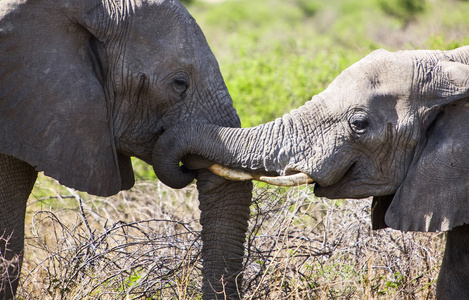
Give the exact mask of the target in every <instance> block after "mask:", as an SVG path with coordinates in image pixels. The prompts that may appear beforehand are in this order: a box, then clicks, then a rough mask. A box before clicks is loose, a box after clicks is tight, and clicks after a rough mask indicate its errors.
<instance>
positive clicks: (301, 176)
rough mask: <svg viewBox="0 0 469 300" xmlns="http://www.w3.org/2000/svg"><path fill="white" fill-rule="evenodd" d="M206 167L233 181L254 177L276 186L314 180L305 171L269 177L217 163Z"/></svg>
mask: <svg viewBox="0 0 469 300" xmlns="http://www.w3.org/2000/svg"><path fill="white" fill-rule="evenodd" d="M208 169H209V170H210V171H212V172H213V173H214V174H216V175H218V176H220V177H223V178H225V179H228V180H233V181H246V180H253V179H254V180H258V181H262V182H265V183H268V184H272V185H278V186H297V185H302V184H308V183H312V182H314V180H313V179H311V177H309V176H308V175H306V174H305V173H298V174H293V175H288V176H277V177H269V176H255V175H252V174H249V173H248V172H244V171H238V170H233V169H230V168H227V167H224V166H222V165H219V164H214V165H211V166H210V167H209V168H208Z"/></svg>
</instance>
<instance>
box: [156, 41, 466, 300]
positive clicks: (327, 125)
mask: <svg viewBox="0 0 469 300" xmlns="http://www.w3.org/2000/svg"><path fill="white" fill-rule="evenodd" d="M468 96H469V47H462V48H459V49H455V50H451V51H403V52H396V53H391V52H387V51H385V50H377V51H374V52H372V53H371V54H370V55H368V56H366V57H365V58H363V59H362V60H360V61H359V62H357V63H355V64H354V65H352V66H351V67H349V68H348V69H346V70H345V71H344V72H343V73H342V74H340V75H339V76H338V77H337V78H336V79H335V80H334V81H333V82H332V84H331V85H330V86H329V87H328V88H327V89H326V90H325V91H324V92H322V93H320V94H319V95H317V96H314V97H313V98H312V100H311V101H309V102H307V103H306V104H305V105H304V106H302V107H300V108H298V109H295V110H293V111H291V113H290V114H288V115H285V116H284V117H282V118H279V119H277V120H275V121H273V122H270V123H267V124H263V125H260V126H257V127H253V128H245V129H230V128H222V127H217V126H211V125H210V126H206V125H204V124H195V123H193V124H189V125H184V127H183V130H182V131H181V130H178V129H177V128H173V129H172V130H171V131H169V132H167V133H165V135H163V136H162V137H161V139H160V140H159V141H158V143H157V147H158V149H162V148H163V147H164V145H165V143H167V142H168V140H171V145H172V146H173V147H177V148H178V149H179V150H178V151H174V152H172V154H174V155H175V156H173V157H163V155H162V153H161V152H160V151H155V152H154V153H153V154H154V155H155V158H154V164H155V165H157V166H160V169H161V170H165V175H168V176H169V177H168V178H165V177H166V176H163V174H161V175H162V176H161V180H163V181H164V182H167V183H168V184H169V185H172V184H180V182H179V181H188V180H189V178H185V177H184V176H177V174H178V172H179V170H178V165H177V163H178V162H179V160H180V159H181V157H185V156H186V155H187V154H189V153H190V154H197V155H200V156H202V157H205V158H206V159H208V161H207V162H206V165H205V167H208V166H209V165H210V164H212V163H214V162H216V163H218V164H221V165H222V166H227V167H229V168H231V169H234V171H236V172H237V174H234V175H235V176H233V177H231V178H233V179H236V178H237V179H240V180H243V179H251V178H255V179H261V180H264V181H267V182H271V183H277V184H284V183H282V180H283V179H285V180H286V181H287V183H286V184H295V182H297V183H303V182H309V181H313V180H314V182H315V187H314V192H315V194H316V195H318V196H324V197H327V198H331V199H335V198H363V197H368V196H374V198H373V204H372V224H373V228H374V229H379V228H384V227H392V228H395V229H399V230H404V231H448V235H447V244H446V251H445V255H444V258H443V263H442V267H441V272H440V275H439V278H438V283H437V296H438V298H440V299H467V298H468V297H469V225H466V224H469V122H468V120H469V101H468V100H469V98H468ZM177 152H179V153H177ZM176 154H177V155H176ZM222 171H223V172H224V171H225V168H222ZM220 174H222V173H220ZM280 175H281V176H280ZM223 176H228V177H230V176H232V175H227V174H224V175H223ZM276 176H280V177H276ZM282 176H283V177H282ZM296 179H298V180H299V181H295V180H296ZM288 181H289V183H288Z"/></svg>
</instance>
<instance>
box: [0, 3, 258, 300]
mask: <svg viewBox="0 0 469 300" xmlns="http://www.w3.org/2000/svg"><path fill="white" fill-rule="evenodd" d="M187 120H191V121H193V120H196V121H198V122H202V123H211V124H218V125H221V126H228V127H239V126H240V122H239V118H238V116H237V114H236V111H235V109H234V108H233V105H232V100H231V97H230V95H229V93H228V90H227V88H226V86H225V83H224V81H223V78H222V75H221V73H220V71H219V67H218V63H217V61H216V59H215V57H214V56H213V54H212V52H211V50H210V48H209V46H208V44H207V42H206V40H205V37H204V35H203V33H202V31H201V30H200V28H199V27H198V25H197V24H196V22H195V20H194V19H193V18H192V17H191V16H190V14H189V13H188V12H187V11H186V9H185V8H184V7H183V6H182V5H181V4H180V3H179V2H177V1H174V0H166V1H165V0H147V1H133V0H123V1H114V0H91V1H74V0H60V1H59V0H27V1H23V0H21V1H20V0H2V1H1V2H0V128H1V131H0V235H1V236H2V242H1V243H0V253H1V259H2V262H5V263H2V264H1V265H2V267H0V274H2V275H1V280H0V283H1V294H0V299H10V298H12V297H13V295H14V294H15V292H16V289H17V286H18V276H19V273H20V268H21V261H22V256H23V238H24V217H25V207H26V201H27V199H28V196H29V194H30V192H31V189H32V187H33V184H34V182H35V180H36V176H37V172H38V171H44V173H45V174H46V175H48V176H51V177H53V178H56V179H57V180H59V181H60V182H61V183H62V184H64V185H67V186H69V187H73V188H75V189H79V190H82V191H87V192H89V193H91V194H95V195H101V196H108V195H113V194H116V193H117V192H119V191H120V190H124V189H129V188H131V187H132V186H133V184H134V175H133V171H132V166H131V163H130V157H131V156H135V157H138V158H140V159H142V160H143V161H145V162H147V163H149V164H152V156H153V148H154V145H155V143H156V142H157V140H158V138H159V136H160V135H161V134H162V133H163V132H164V131H165V130H166V129H168V128H171V127H172V126H173V125H175V124H177V123H180V122H184V121H187ZM160 150H161V151H162V152H163V153H165V152H170V151H172V150H171V148H164V149H160ZM190 162H192V163H197V158H195V157H194V158H193V159H192V160H189V161H188V163H190ZM196 175H197V176H198V188H199V192H200V198H199V200H200V208H201V210H202V216H201V222H202V224H203V231H202V240H203V242H204V245H203V250H202V257H203V261H204V262H203V264H204V265H203V276H204V283H203V289H204V293H205V298H209V299H211V298H215V297H216V292H222V291H224V294H225V295H231V296H233V295H234V296H233V297H237V296H239V293H238V288H237V287H238V286H239V285H240V283H239V282H236V278H237V279H238V280H240V279H241V276H240V275H239V272H240V270H241V268H242V253H243V251H244V248H243V242H244V239H245V232H246V230H247V219H248V217H249V204H250V201H251V190H252V184H251V183H250V182H246V183H244V182H232V181H227V180H225V179H222V178H220V177H218V176H215V175H213V174H212V173H211V172H209V171H200V172H198V173H197V174H192V176H193V177H195V176H196ZM193 177H192V178H193ZM221 232H223V234H220V233H221ZM7 241H8V242H7ZM9 261H13V264H11V265H9V264H8V262H9ZM222 280H223V282H222Z"/></svg>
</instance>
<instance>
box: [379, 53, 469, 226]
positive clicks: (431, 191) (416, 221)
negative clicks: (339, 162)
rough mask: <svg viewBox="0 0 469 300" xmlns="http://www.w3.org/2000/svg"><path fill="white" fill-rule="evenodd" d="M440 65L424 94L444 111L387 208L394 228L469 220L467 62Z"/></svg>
mask: <svg viewBox="0 0 469 300" xmlns="http://www.w3.org/2000/svg"><path fill="white" fill-rule="evenodd" d="M438 65H439V66H438V67H439V68H440V69H439V72H441V73H440V74H439V75H438V76H434V78H439V80H436V81H435V82H434V90H433V91H432V92H431V95H430V96H429V97H428V98H429V101H431V102H432V105H433V110H434V108H435V106H437V107H438V109H439V110H441V111H442V112H440V114H439V117H438V118H437V119H435V120H434V122H433V123H432V125H431V126H430V127H429V128H428V130H427V132H426V144H425V145H424V146H423V149H420V150H419V151H417V154H416V158H414V160H413V162H412V164H411V166H410V168H409V170H408V172H407V176H406V178H405V180H404V182H403V183H402V184H401V186H400V187H399V188H398V190H397V191H396V194H395V195H394V198H393V199H392V202H391V203H390V205H389V208H387V212H386V214H385V224H386V225H387V226H390V227H392V228H395V229H400V230H405V231H446V230H451V229H452V228H454V227H455V226H460V225H463V224H469V155H468V154H469V152H468V151H469V150H468V149H469V123H468V122H467V120H468V119H469V103H468V100H469V99H468V98H467V97H468V96H469V66H468V65H465V64H461V63H457V62H450V61H444V62H440V63H439V64H438ZM438 99H439V100H438ZM458 100H459V101H458ZM422 101H425V99H423V100H422ZM375 200H379V199H375ZM377 216H378V215H377ZM381 225H382V224H381Z"/></svg>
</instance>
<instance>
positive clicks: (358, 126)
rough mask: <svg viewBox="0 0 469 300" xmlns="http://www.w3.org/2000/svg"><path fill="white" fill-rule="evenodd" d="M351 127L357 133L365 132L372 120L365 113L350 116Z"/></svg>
mask: <svg viewBox="0 0 469 300" xmlns="http://www.w3.org/2000/svg"><path fill="white" fill-rule="evenodd" d="M349 123H350V128H352V130H353V131H354V132H356V133H364V132H365V131H366V129H367V128H368V127H369V126H370V121H369V119H368V117H367V116H366V115H365V114H358V115H354V116H353V117H352V118H350V121H349Z"/></svg>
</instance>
